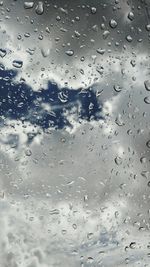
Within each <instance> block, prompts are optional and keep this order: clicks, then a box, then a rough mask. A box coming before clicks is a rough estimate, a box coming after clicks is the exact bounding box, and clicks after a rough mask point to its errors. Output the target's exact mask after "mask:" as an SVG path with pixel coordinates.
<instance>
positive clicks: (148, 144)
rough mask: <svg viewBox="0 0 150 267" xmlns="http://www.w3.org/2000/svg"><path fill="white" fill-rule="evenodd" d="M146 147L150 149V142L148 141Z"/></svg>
mask: <svg viewBox="0 0 150 267" xmlns="http://www.w3.org/2000/svg"><path fill="white" fill-rule="evenodd" d="M146 146H147V147H148V148H150V140H148V141H147V143H146Z"/></svg>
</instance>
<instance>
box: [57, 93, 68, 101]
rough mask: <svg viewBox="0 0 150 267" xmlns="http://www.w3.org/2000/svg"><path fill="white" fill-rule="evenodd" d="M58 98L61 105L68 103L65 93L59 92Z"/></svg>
mask: <svg viewBox="0 0 150 267" xmlns="http://www.w3.org/2000/svg"><path fill="white" fill-rule="evenodd" d="M58 98H59V100H60V101H61V102H62V103H66V102H67V101H68V96H67V95H66V94H65V92H60V93H59V94H58Z"/></svg>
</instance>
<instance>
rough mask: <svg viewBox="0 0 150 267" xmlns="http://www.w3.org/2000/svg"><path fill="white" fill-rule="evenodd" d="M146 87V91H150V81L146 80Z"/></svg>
mask: <svg viewBox="0 0 150 267" xmlns="http://www.w3.org/2000/svg"><path fill="white" fill-rule="evenodd" d="M144 85H145V89H146V90H147V91H150V80H146V81H145V82H144Z"/></svg>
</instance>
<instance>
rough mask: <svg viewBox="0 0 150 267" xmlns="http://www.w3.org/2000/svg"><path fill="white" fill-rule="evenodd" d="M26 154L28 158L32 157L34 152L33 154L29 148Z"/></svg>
mask: <svg viewBox="0 0 150 267" xmlns="http://www.w3.org/2000/svg"><path fill="white" fill-rule="evenodd" d="M25 154H26V156H27V157H30V156H31V155H32V152H31V150H30V149H29V148H28V149H26V151H25Z"/></svg>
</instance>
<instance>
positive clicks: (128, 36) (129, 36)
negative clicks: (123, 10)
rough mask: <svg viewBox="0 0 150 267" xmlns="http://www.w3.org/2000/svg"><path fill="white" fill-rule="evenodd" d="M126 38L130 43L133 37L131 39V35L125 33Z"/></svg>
mask: <svg viewBox="0 0 150 267" xmlns="http://www.w3.org/2000/svg"><path fill="white" fill-rule="evenodd" d="M126 40H127V41H128V42H129V43H131V42H132V40H133V39H132V37H131V35H127V36H126Z"/></svg>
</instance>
